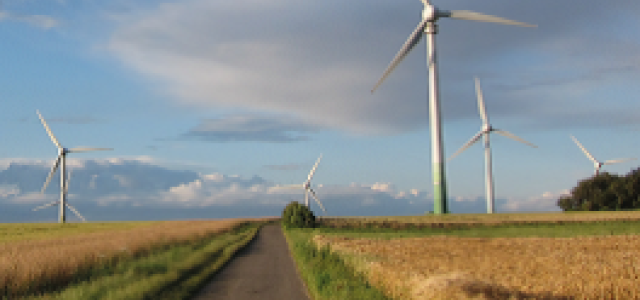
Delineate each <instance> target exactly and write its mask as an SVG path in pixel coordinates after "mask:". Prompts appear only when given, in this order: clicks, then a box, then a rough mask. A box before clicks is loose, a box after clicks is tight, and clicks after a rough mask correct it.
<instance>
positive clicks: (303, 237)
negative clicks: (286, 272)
mask: <svg viewBox="0 0 640 300" xmlns="http://www.w3.org/2000/svg"><path fill="white" fill-rule="evenodd" d="M283 230H284V232H285V237H286V239H287V243H288V244H289V249H290V250H291V253H292V254H293V258H294V260H295V261H296V265H297V267H298V271H299V273H300V276H301V277H302V279H303V280H304V282H305V284H306V285H307V289H308V290H309V293H310V295H311V297H312V298H313V299H315V300H329V299H331V300H341V299H345V300H352V299H370V300H383V299H390V298H388V297H386V296H385V295H384V294H383V293H382V292H381V291H380V290H378V289H377V288H375V287H373V286H372V285H370V284H369V282H368V281H367V279H366V278H365V277H364V275H362V274H358V273H357V272H355V271H354V270H353V269H352V268H350V267H349V266H348V265H347V264H345V262H344V261H343V260H342V258H340V256H338V255H336V254H334V253H332V252H331V251H330V250H329V248H323V249H317V248H316V247H315V246H314V245H313V244H312V242H311V241H310V240H309V238H310V237H311V236H312V235H311V234H309V233H310V232H312V230H306V229H284V228H283Z"/></svg>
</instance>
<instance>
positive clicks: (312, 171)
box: [307, 154, 322, 183]
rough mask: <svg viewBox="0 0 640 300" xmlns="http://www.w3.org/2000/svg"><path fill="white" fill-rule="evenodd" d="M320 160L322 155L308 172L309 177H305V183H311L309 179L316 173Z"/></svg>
mask: <svg viewBox="0 0 640 300" xmlns="http://www.w3.org/2000/svg"><path fill="white" fill-rule="evenodd" d="M321 159H322V154H320V157H318V160H316V164H315V165H313V168H312V169H311V172H309V176H308V177H307V183H309V182H311V178H313V174H315V173H316V169H317V168H318V164H319V163H320V160H321Z"/></svg>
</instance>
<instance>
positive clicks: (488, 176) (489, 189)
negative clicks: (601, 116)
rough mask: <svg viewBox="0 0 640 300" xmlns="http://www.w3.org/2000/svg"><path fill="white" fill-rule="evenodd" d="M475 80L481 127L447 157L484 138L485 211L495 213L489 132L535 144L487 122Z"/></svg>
mask: <svg viewBox="0 0 640 300" xmlns="http://www.w3.org/2000/svg"><path fill="white" fill-rule="evenodd" d="M475 81H476V95H477V97H478V112H479V113H480V118H482V129H480V131H479V132H478V133H477V134H476V135H475V136H473V137H472V138H471V139H470V140H469V141H468V142H467V143H466V144H464V145H463V146H462V147H461V148H460V149H459V150H458V151H456V153H454V154H453V155H451V157H449V160H451V159H453V158H454V157H456V156H457V155H458V154H460V153H462V152H463V151H464V150H467V149H468V148H469V147H471V145H473V144H475V143H476V142H477V141H479V140H480V137H483V138H484V165H485V172H486V173H485V178H484V180H485V192H486V193H487V213H490V214H492V213H495V207H494V204H495V202H494V201H495V200H494V195H493V173H492V171H491V146H490V145H489V136H490V134H491V132H495V133H497V134H500V135H503V136H506V137H508V138H510V139H513V140H516V141H518V142H521V143H523V144H526V145H529V146H531V147H534V148H537V146H536V145H534V144H532V143H529V142H527V141H525V140H523V139H521V138H519V137H517V136H516V135H515V134H513V133H510V132H508V131H504V130H500V129H497V128H494V127H493V126H491V123H490V122H489V116H488V115H487V111H486V109H485V105H484V96H483V95H482V88H481V87H480V81H479V80H478V78H476V79H475Z"/></svg>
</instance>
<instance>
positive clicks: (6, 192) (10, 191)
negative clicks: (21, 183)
mask: <svg viewBox="0 0 640 300" xmlns="http://www.w3.org/2000/svg"><path fill="white" fill-rule="evenodd" d="M18 194H20V188H18V186H17V185H15V184H0V198H7V197H9V196H15V195H18Z"/></svg>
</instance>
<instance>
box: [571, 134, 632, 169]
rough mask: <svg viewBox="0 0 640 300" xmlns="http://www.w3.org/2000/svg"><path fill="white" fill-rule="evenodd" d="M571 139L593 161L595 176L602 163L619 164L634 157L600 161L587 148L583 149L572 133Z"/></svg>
mask: <svg viewBox="0 0 640 300" xmlns="http://www.w3.org/2000/svg"><path fill="white" fill-rule="evenodd" d="M571 139H573V141H574V142H575V143H576V145H578V147H580V149H582V152H584V154H585V155H586V156H587V157H588V158H589V160H591V161H592V162H593V167H594V168H595V170H596V172H595V175H596V176H597V175H598V174H599V173H600V168H602V166H604V165H613V164H619V163H621V162H625V161H630V160H634V159H635V158H622V159H610V160H607V161H604V162H600V161H598V160H597V159H596V158H595V157H593V155H591V153H589V151H587V149H585V148H584V146H582V144H580V142H578V139H576V138H575V137H574V136H573V135H572V136H571Z"/></svg>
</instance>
